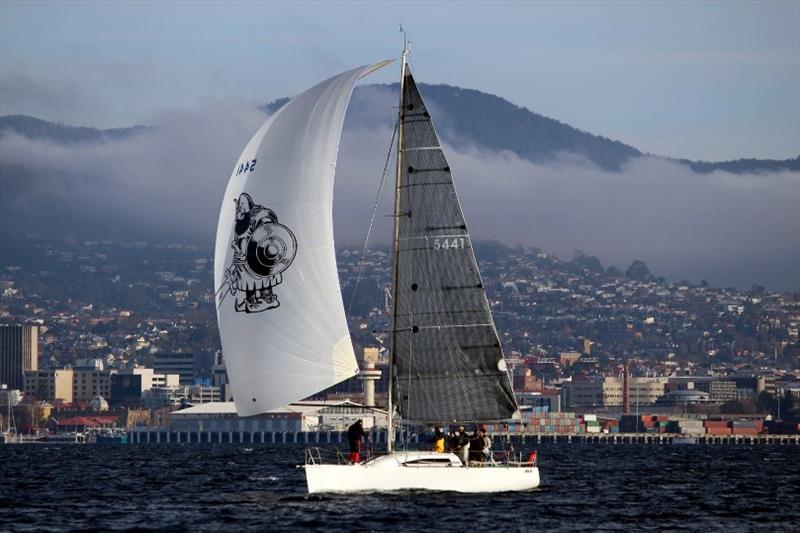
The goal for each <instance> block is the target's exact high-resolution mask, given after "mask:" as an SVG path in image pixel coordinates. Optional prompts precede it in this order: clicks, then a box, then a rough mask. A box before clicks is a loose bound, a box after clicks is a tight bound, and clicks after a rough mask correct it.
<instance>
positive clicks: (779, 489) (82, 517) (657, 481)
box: [0, 444, 800, 532]
mask: <svg viewBox="0 0 800 533" xmlns="http://www.w3.org/2000/svg"><path fill="white" fill-rule="evenodd" d="M538 450H539V466H540V471H541V477H542V486H541V488H540V489H539V490H537V491H533V492H526V493H507V494H494V495H460V494H455V493H423V492H405V493H397V494H355V495H322V496H318V495H313V496H309V495H307V494H306V493H305V480H304V477H303V471H302V470H301V469H298V468H295V465H296V464H298V463H299V462H300V461H301V460H302V457H303V447H302V446H300V445H246V444H245V445H224V444H222V445H204V444H184V445H181V444H164V445H155V444H151V445H140V446H137V445H127V446H126V445H117V446H92V445H83V446H78V445H62V446H50V445H7V446H0V479H1V480H2V487H3V489H2V491H0V530H14V531H26V530H41V529H48V530H75V529H95V530H111V529H129V528H137V529H172V530H204V531H220V530H236V531H242V530H256V531H264V530H296V529H298V528H310V529H315V530H338V531H341V530H379V531H401V530H402V531H416V530H426V531H439V530H442V531H450V530H464V529H473V530H476V531H495V530H503V531H532V530H560V531H570V530H585V529H587V528H588V529H590V530H594V531H596V530H619V529H623V528H624V529H635V530H658V531H669V530H686V529H690V530H695V531H713V530H720V529H723V528H724V529H725V530H726V531H727V532H735V531H789V530H795V531H796V530H797V528H798V526H799V525H800V497H798V494H800V466H798V465H799V464H800V461H799V460H800V447H797V446H785V447H781V446H760V447H750V446H656V445H616V446H615V445H598V444H587V445H581V444H571V445H568V444H543V445H540V446H539V447H538Z"/></svg>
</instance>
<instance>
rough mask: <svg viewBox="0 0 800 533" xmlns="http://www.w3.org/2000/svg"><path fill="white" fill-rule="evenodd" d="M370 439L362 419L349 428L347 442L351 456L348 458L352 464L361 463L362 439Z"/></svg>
mask: <svg viewBox="0 0 800 533" xmlns="http://www.w3.org/2000/svg"><path fill="white" fill-rule="evenodd" d="M362 438H363V439H368V438H369V437H368V436H367V433H366V432H365V431H364V422H363V421H362V420H361V419H358V420H356V421H355V423H354V424H353V425H351V426H350V427H349V428H347V442H348V443H349V444H350V455H349V456H348V457H347V458H348V460H349V461H350V463H351V464H356V463H360V462H361V439H362Z"/></svg>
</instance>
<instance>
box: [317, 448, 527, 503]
mask: <svg viewBox="0 0 800 533" xmlns="http://www.w3.org/2000/svg"><path fill="white" fill-rule="evenodd" d="M434 461H435V462H434ZM304 468H305V471H306V481H307V482H308V492H309V494H313V493H317V492H359V491H369V492H388V491H396V490H436V491H455V492H472V493H482V492H507V491H523V490H531V489H535V488H537V487H538V486H539V469H538V468H537V467H536V466H534V465H530V464H528V465H521V466H516V465H515V466H507V465H505V464H497V465H493V466H488V465H487V466H470V467H466V466H464V465H462V464H461V461H460V460H459V459H458V457H457V456H455V455H454V454H451V453H434V452H396V453H392V454H389V455H385V456H381V457H377V458H375V459H372V460H370V461H367V462H366V463H361V464H355V465H347V464H346V465H324V464H306V465H304Z"/></svg>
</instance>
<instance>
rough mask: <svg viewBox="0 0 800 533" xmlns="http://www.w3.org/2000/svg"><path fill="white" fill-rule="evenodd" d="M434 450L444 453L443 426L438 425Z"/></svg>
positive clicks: (434, 439) (434, 435)
mask: <svg viewBox="0 0 800 533" xmlns="http://www.w3.org/2000/svg"><path fill="white" fill-rule="evenodd" d="M433 451H435V452H437V453H444V432H443V431H442V428H440V427H438V426H437V427H436V431H435V432H434V434H433Z"/></svg>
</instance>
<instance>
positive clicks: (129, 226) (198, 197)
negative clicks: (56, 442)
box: [0, 84, 800, 290]
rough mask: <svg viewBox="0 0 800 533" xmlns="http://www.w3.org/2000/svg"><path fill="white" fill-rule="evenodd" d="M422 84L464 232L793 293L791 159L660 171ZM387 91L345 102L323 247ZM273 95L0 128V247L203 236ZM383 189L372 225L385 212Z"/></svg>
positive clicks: (495, 106)
mask: <svg viewBox="0 0 800 533" xmlns="http://www.w3.org/2000/svg"><path fill="white" fill-rule="evenodd" d="M421 87H422V89H421V90H422V92H423V95H424V97H425V98H426V101H427V102H428V103H429V108H430V109H431V114H432V115H433V117H434V122H435V124H436V127H437V131H438V132H439V134H440V137H441V138H442V141H443V143H444V144H445V145H446V153H447V155H448V158H449V160H450V162H451V166H452V167H453V169H454V174H455V179H456V181H457V184H458V188H459V196H460V198H461V200H462V204H463V206H464V210H465V214H466V216H467V219H468V220H469V222H470V227H471V230H472V233H473V236H474V237H475V238H478V239H480V238H493V239H497V240H500V241H504V242H506V243H510V244H514V243H520V244H523V245H526V246H538V247H540V248H542V249H544V250H547V251H551V252H554V253H556V254H559V255H561V256H567V257H569V256H571V255H572V251H573V250H575V249H581V250H584V251H586V252H587V253H589V254H590V255H596V256H598V257H600V258H601V259H602V260H603V261H604V262H605V263H607V264H609V263H610V264H616V265H619V266H621V267H623V268H624V267H625V266H627V265H628V264H630V263H631V261H632V260H633V259H637V258H642V259H644V260H646V262H647V264H648V265H650V267H651V268H652V269H653V271H654V272H655V273H657V274H659V275H665V276H667V277H671V278H674V279H681V278H690V279H694V280H697V281H699V280H700V279H708V280H709V281H710V282H711V283H712V284H715V285H739V286H750V285H752V284H760V285H764V286H766V287H768V288H769V287H773V288H780V289H784V290H800V274H798V272H800V244H798V241H800V213H799V211H800V210H798V208H797V205H798V202H800V172H799V171H800V157H798V158H794V159H787V160H782V161H775V160H756V159H740V160H737V161H728V162H713V163H712V162H703V161H686V160H672V159H668V158H667V157H659V156H651V155H648V154H643V153H641V152H640V151H639V150H637V149H636V148H634V147H631V146H628V145H625V144H623V143H621V142H618V141H614V140H611V139H608V138H605V137H602V136H598V135H593V134H590V133H587V132H583V131H580V130H578V129H576V128H573V127H571V126H569V125H566V124H563V123H561V122H558V121H557V120H554V119H551V118H547V117H544V116H541V115H538V114H536V113H533V112H531V111H529V110H527V109H524V108H521V107H518V106H515V105H514V104H512V103H510V102H508V101H506V100H504V99H502V98H499V97H496V96H493V95H489V94H486V93H482V92H479V91H475V90H470V89H461V88H457V87H452V86H448V85H422V86H421ZM397 88H398V86H397V84H395V85H369V86H362V87H358V88H357V89H356V91H355V93H354V96H353V100H352V103H351V107H350V109H349V111H348V117H347V120H346V123H345V132H344V135H343V137H342V145H341V148H340V157H339V168H338V171H337V184H336V203H335V221H336V228H335V231H336V239H337V244H340V245H358V244H361V242H362V240H363V237H364V232H365V227H366V224H367V222H368V220H369V215H370V212H371V209H372V205H373V203H374V201H375V193H376V189H377V184H378V181H379V178H380V172H381V169H383V166H384V163H385V158H386V154H387V150H388V142H389V139H390V137H391V130H392V128H393V126H394V121H395V118H396V105H397ZM285 101H286V100H285V99H284V100H279V101H276V102H273V103H271V104H267V105H265V106H263V107H262V108H261V109H254V108H253V107H252V106H251V105H249V104H247V103H243V102H238V101H232V100H204V101H202V102H201V103H200V104H198V105H197V106H195V107H194V108H189V109H183V110H173V111H168V112H164V113H162V114H161V115H159V116H157V117H156V118H155V120H154V121H153V124H152V125H148V126H135V127H131V128H117V129H109V130H97V129H93V128H84V127H75V126H69V125H63V124H55V123H52V122H47V121H44V120H40V119H35V118H32V117H27V116H20V115H12V116H5V117H0V193H1V194H0V242H2V240H8V239H21V238H24V235H25V234H26V233H31V232H38V233H54V234H74V235H77V236H79V237H82V238H89V239H103V238H116V239H128V240H134V239H142V240H157V241H164V242H181V241H183V242H199V243H210V242H211V241H212V239H213V234H214V228H215V226H216V220H217V214H218V212H219V206H220V201H221V196H222V194H223V191H224V188H225V185H226V183H227V178H228V176H229V174H230V170H231V166H232V165H233V164H234V163H235V161H236V158H237V157H238V155H239V153H240V152H241V149H242V147H243V146H244V144H245V143H246V142H247V140H248V139H249V138H250V136H251V135H252V134H253V132H254V131H255V130H256V129H257V128H258V126H259V125H260V123H261V122H262V121H263V120H264V119H265V117H266V116H267V115H268V114H269V113H271V112H274V111H275V110H276V109H277V108H279V107H280V106H281V105H282V104H283V103H284V102H285ZM743 155H747V154H743ZM389 168H391V166H390V167H389ZM389 196H390V194H384V198H383V199H382V200H381V202H380V206H379V209H380V211H379V218H383V219H386V217H382V216H381V215H383V214H384V213H388V212H390V211H391V202H390V201H389V198H388V197H389ZM379 222H380V223H382V224H383V226H384V228H383V230H384V233H383V234H381V232H380V229H381V228H378V230H379V231H378V232H377V240H378V241H380V240H381V239H388V235H389V233H390V232H389V231H388V227H389V226H390V224H391V221H390V220H388V219H386V220H383V221H379ZM379 225H380V224H379ZM3 259H4V262H5V261H6V260H8V259H9V258H3Z"/></svg>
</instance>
